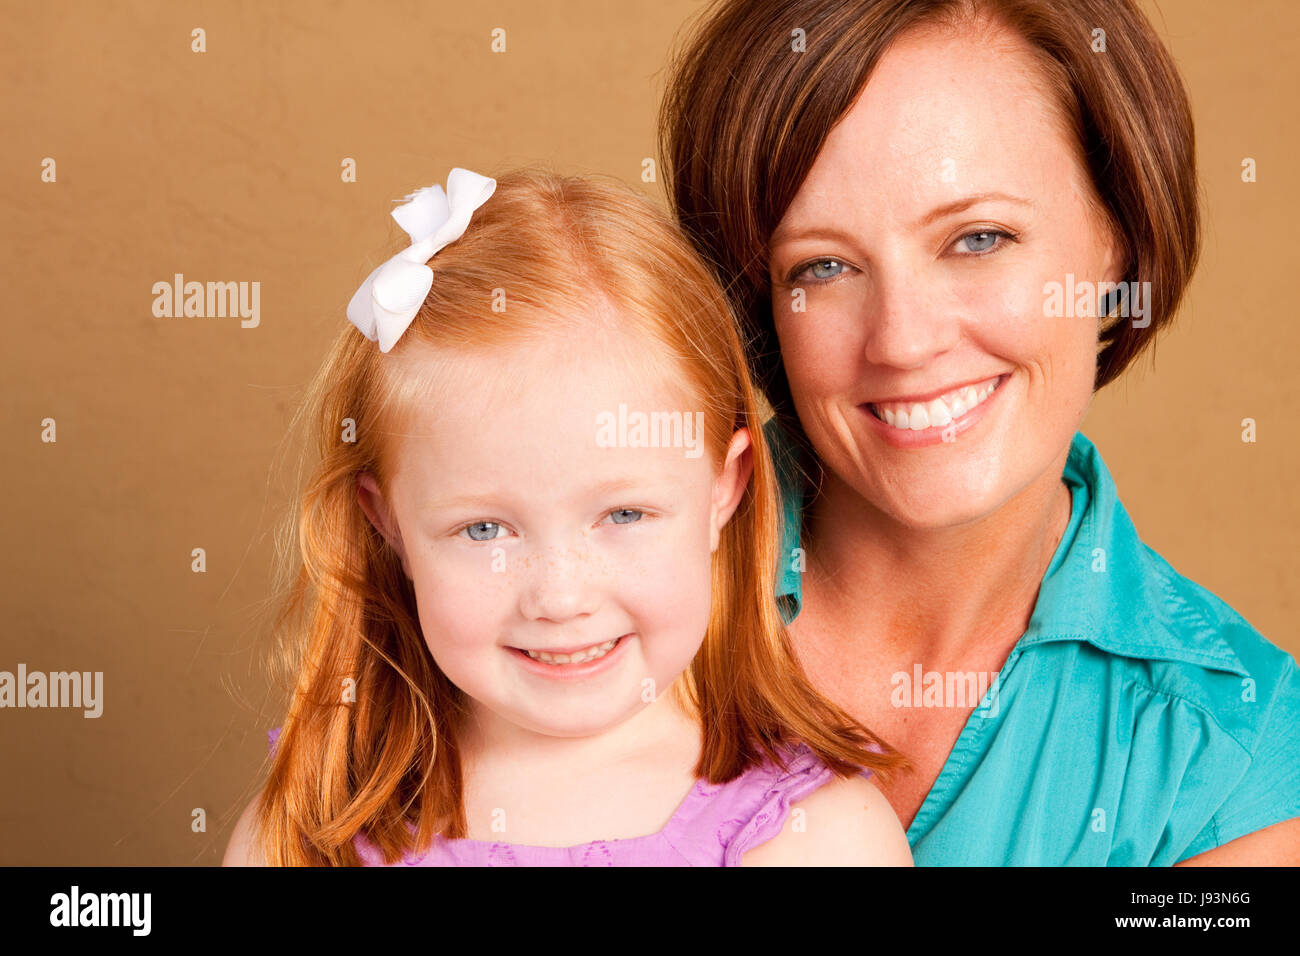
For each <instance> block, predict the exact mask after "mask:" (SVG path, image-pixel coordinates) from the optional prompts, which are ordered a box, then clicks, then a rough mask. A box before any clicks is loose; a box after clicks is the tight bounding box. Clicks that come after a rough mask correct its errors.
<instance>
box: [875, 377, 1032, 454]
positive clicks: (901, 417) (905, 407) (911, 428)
mask: <svg viewBox="0 0 1300 956" xmlns="http://www.w3.org/2000/svg"><path fill="white" fill-rule="evenodd" d="M1010 377H1011V375H1010V373H1009V372H1008V373H1004V374H1002V375H998V376H996V377H995V378H991V379H986V380H985V381H983V382H977V383H974V384H972V385H965V386H962V387H960V388H956V389H953V390H952V391H950V392H947V393H945V394H944V395H940V396H937V397H936V398H933V399H931V400H929V401H928V402H880V403H876V402H871V403H868V404H866V405H859V406H858V407H859V408H861V409H862V410H863V411H864V412H865V413H866V417H867V419H868V421H869V422H870V424H871V426H872V427H873V429H874V430H875V431H876V433H878V434H879V435H880V436H881V437H882V438H884V439H885V441H887V442H889V443H890V444H891V445H894V446H896V447H898V448H919V447H923V446H926V445H934V444H938V443H941V442H951V441H955V440H956V438H957V436H958V435H960V434H961V433H962V432H965V431H967V430H968V429H970V428H972V427H973V426H974V425H975V424H976V423H977V422H978V421H979V420H980V419H981V418H983V417H984V416H985V415H986V414H988V412H989V409H990V408H991V407H992V406H994V405H995V404H996V403H997V401H998V398H999V396H1000V395H1001V394H1002V392H1003V388H1002V386H1003V385H1005V384H1006V382H1007V380H1008V379H1009V378H1010ZM891 418H892V419H893V421H892V423H891V422H890V419H891ZM918 423H920V427H916V426H917V424H918Z"/></svg>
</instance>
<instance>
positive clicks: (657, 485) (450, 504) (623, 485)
mask: <svg viewBox="0 0 1300 956" xmlns="http://www.w3.org/2000/svg"><path fill="white" fill-rule="evenodd" d="M663 484H664V483H663V482H662V481H659V480H653V479H649V478H639V477H635V476H631V477H623V478H609V479H606V480H605V481H601V482H597V483H596V484H593V485H587V486H584V487H583V488H580V489H579V490H578V492H577V494H576V496H575V497H579V498H581V497H584V496H587V495H597V496H599V495H607V494H612V493H614V492H619V491H631V490H641V491H645V490H648V489H660V490H662V487H663ZM507 497H509V493H507V492H504V491H503V492H490V491H489V492H476V493H474V494H468V495H449V496H446V497H442V498H426V499H425V500H424V504H425V506H426V507H429V508H464V507H481V506H484V505H494V504H498V503H499V502H500V501H501V500H502V499H503V498H507Z"/></svg>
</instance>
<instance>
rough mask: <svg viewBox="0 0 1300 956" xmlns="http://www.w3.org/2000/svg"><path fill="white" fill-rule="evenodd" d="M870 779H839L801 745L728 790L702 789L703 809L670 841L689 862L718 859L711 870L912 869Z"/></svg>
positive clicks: (683, 818) (670, 831) (686, 817)
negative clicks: (871, 866)
mask: <svg viewBox="0 0 1300 956" xmlns="http://www.w3.org/2000/svg"><path fill="white" fill-rule="evenodd" d="M870 776H871V774H870V771H863V772H862V773H860V774H858V775H855V776H852V777H848V778H841V777H837V776H836V775H835V774H834V772H833V771H832V770H831V769H830V768H829V767H828V766H826V764H824V763H823V762H822V761H821V759H820V758H818V756H817V755H816V754H815V753H814V752H813V751H812V750H811V749H810V748H809V747H808V746H807V745H805V744H802V743H800V744H796V745H793V746H791V747H787V748H786V749H785V750H783V751H782V760H781V761H779V762H774V761H765V762H763V763H762V764H759V765H757V766H755V767H752V768H750V769H749V770H747V771H746V772H745V773H743V774H741V775H740V776H739V777H736V778H735V779H734V780H731V781H728V782H727V783H723V784H710V783H708V782H706V781H700V782H699V783H698V784H697V786H696V791H695V792H696V794H698V796H699V798H700V802H699V805H698V806H697V807H696V808H694V812H688V813H680V814H679V815H678V817H676V818H675V819H674V820H673V821H672V822H670V824H669V826H668V827H666V828H665V833H666V835H667V836H669V838H670V839H672V840H675V841H678V842H679V843H680V844H684V845H689V846H690V847H691V848H692V849H691V850H683V854H684V855H689V854H691V853H696V854H705V853H711V854H713V855H715V856H716V857H717V859H715V860H713V861H711V862H712V865H722V866H787V865H796V866H797V865H855V864H856V865H866V864H891V863H892V864H899V865H910V863H911V852H910V850H909V849H908V845H907V839H906V837H905V836H904V834H903V830H902V826H901V825H900V824H899V821H898V818H897V816H896V815H895V814H894V811H893V809H892V808H891V807H890V806H889V802H888V801H887V800H886V799H885V797H884V795H883V794H882V793H881V792H880V789H879V788H878V787H877V786H876V785H875V783H874V782H873V781H872V780H871V779H870ZM683 809H687V808H683ZM701 862H703V861H701Z"/></svg>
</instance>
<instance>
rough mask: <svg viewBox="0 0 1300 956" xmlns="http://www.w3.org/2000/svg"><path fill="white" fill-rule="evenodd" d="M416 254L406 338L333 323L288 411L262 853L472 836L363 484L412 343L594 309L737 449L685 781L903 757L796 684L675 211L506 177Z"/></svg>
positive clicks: (457, 771) (433, 669) (760, 440)
mask: <svg viewBox="0 0 1300 956" xmlns="http://www.w3.org/2000/svg"><path fill="white" fill-rule="evenodd" d="M402 245H405V243H403V244H402ZM394 251H396V250H394ZM385 258H386V257H385ZM428 264H429V267H430V268H431V269H432V270H433V272H434V279H433V285H432V288H431V289H430V291H429V294H428V296H427V297H426V298H425V300H424V302H423V304H422V305H421V307H420V310H419V312H418V314H417V315H416V317H415V319H414V320H413V322H412V324H411V326H410V328H409V329H408V330H407V331H406V332H405V333H404V334H403V336H402V338H401V340H400V341H399V342H398V343H397V344H396V345H395V346H394V347H393V349H392V350H391V351H390V352H389V353H388V354H384V353H381V352H380V351H379V349H378V347H377V346H376V345H375V344H374V343H372V342H370V341H368V340H366V339H365V338H364V337H363V336H362V335H361V334H360V333H359V332H358V331H357V330H356V329H355V328H353V327H352V326H351V325H348V324H347V323H345V322H343V321H341V320H340V322H339V325H340V331H339V333H338V335H337V337H336V339H335V341H334V344H333V347H332V348H331V350H330V353H329V356H328V358H327V359H326V361H325V362H324V364H323V365H322V367H321V369H320V371H319V373H318V375H317V376H316V378H315V380H314V382H313V383H312V385H311V386H310V389H309V392H308V395H307V400H306V402H305V403H304V406H303V407H302V409H300V411H299V421H302V422H305V423H306V427H307V428H308V429H309V444H308V447H309V449H310V450H311V452H312V453H313V458H314V462H313V463H312V466H311V473H310V476H309V478H308V480H307V482H306V488H305V490H304V492H303V493H302V495H301V499H300V503H299V506H298V507H297V508H296V510H295V511H294V513H292V514H291V515H290V516H289V520H288V523H287V524H286V527H285V529H284V532H283V534H282V538H281V540H282V542H283V546H284V558H283V564H282V574H283V575H284V581H285V584H286V587H287V590H288V595H287V600H286V602H285V604H284V606H283V608H282V611H281V613H280V615H279V616H278V618H277V621H276V634H277V636H278V638H279V640H280V645H281V646H280V648H279V650H280V655H279V657H280V663H281V664H282V666H283V667H284V668H285V669H286V671H287V673H288V675H289V678H290V681H291V682H292V691H291V693H290V701H289V707H288V712H287V714H286V715H285V718H284V722H283V729H282V732H281V734H280V737H279V740H278V742H277V745H276V748H275V754H274V758H273V762H272V766H271V770H270V776H269V779H268V781H267V784H266V786H265V787H264V788H263V790H262V794H261V796H260V798H259V800H258V801H257V803H256V810H255V814H254V815H255V824H254V827H253V831H254V834H255V835H254V837H253V842H254V845H255V847H256V848H257V849H260V851H261V853H260V854H259V855H260V858H261V859H263V860H265V862H267V863H269V864H271V865H285V864H308V865H333V866H337V865H355V864H357V863H359V862H360V858H359V855H358V853H357V849H356V847H355V846H354V843H353V840H354V838H355V837H356V836H357V835H359V834H363V835H364V836H365V837H367V838H368V839H369V840H370V841H371V842H372V843H373V844H374V845H375V846H376V847H377V848H378V849H379V850H380V851H381V852H382V854H383V856H384V859H385V860H386V861H388V862H393V861H395V860H396V859H398V857H399V856H400V855H401V854H402V853H403V852H406V851H409V850H412V849H416V848H424V847H427V846H428V845H429V844H430V842H431V840H432V839H433V837H434V835H435V834H438V835H441V836H443V837H446V838H456V837H463V836H465V835H466V834H467V830H468V824H467V820H466V816H465V807H464V801H463V798H462V797H463V795H462V770H461V761H460V752H459V748H458V742H457V741H458V733H457V727H458V720H459V718H460V716H462V714H463V713H464V711H465V703H466V699H465V696H464V694H463V692H462V691H460V690H459V689H458V688H457V687H456V686H455V685H453V684H452V683H451V682H450V681H449V680H448V679H447V678H446V676H444V675H443V673H442V672H441V671H440V670H439V669H438V666H437V664H436V662H435V661H434V659H433V657H432V655H431V654H430V653H429V650H428V647H427V645H426V643H425V640H424V636H423V634H422V633H421V630H420V625H419V617H418V610H417V607H416V602H415V594H414V590H413V587H412V585H411V582H410V581H409V580H408V579H407V578H406V575H405V573H404V571H403V567H402V563H401V559H400V557H399V556H398V555H397V554H396V553H395V552H394V551H393V549H392V548H391V547H390V546H389V545H388V543H387V542H386V540H385V539H384V537H383V536H382V535H381V534H380V533H379V532H378V531H376V529H375V528H374V527H373V526H372V525H371V524H370V522H369V520H368V519H367V517H366V516H365V514H364V513H363V511H362V509H361V507H360V504H359V502H358V500H357V486H356V481H357V476H358V475H360V474H361V473H363V472H365V473H368V474H370V475H371V476H373V477H374V478H375V480H376V481H377V482H378V483H379V485H380V487H381V489H382V490H383V492H384V493H385V496H386V497H387V496H388V492H389V487H390V486H389V484H388V480H389V479H388V476H390V475H392V474H393V470H392V469H393V462H392V454H393V451H392V447H393V442H392V441H390V436H394V435H399V434H401V432H402V431H403V422H404V419H405V416H406V414H408V413H409V410H410V409H411V407H412V403H413V401H416V400H418V397H419V395H420V394H421V393H422V392H423V390H424V389H425V388H427V387H429V386H430V384H431V383H430V382H429V381H428V380H427V379H428V378H429V369H428V367H427V363H426V362H423V361H422V360H421V359H422V352H421V350H422V349H426V348H427V347H428V346H434V347H435V348H437V347H450V348H458V349H477V348H491V347H493V346H495V345H498V344H502V343H514V342H519V341H524V340H526V339H527V338H528V337H541V336H547V335H549V334H554V332H555V329H556V326H557V325H559V324H562V323H582V322H588V323H589V322H598V321H604V319H603V318H602V317H603V316H605V315H606V314H608V313H607V312H606V311H605V310H603V309H601V308H600V306H601V305H602V304H605V303H608V304H612V305H613V306H614V307H615V309H616V311H617V315H618V321H620V322H625V323H627V324H628V327H629V328H630V329H633V330H635V331H637V332H640V333H642V334H644V335H645V336H646V341H647V342H649V343H651V344H653V345H656V346H658V347H659V348H660V350H661V354H662V355H665V356H667V357H668V362H669V367H670V368H671V369H673V370H675V371H677V372H679V374H680V376H681V378H682V380H683V381H684V382H686V383H688V385H687V387H688V388H689V389H690V390H691V392H692V393H693V396H692V397H693V399H694V400H695V401H696V402H697V403H698V404H696V405H695V406H694V407H696V408H700V409H703V410H704V416H705V433H706V435H705V440H706V443H707V445H708V448H709V454H710V456H711V460H712V461H713V462H714V463H715V467H719V466H720V465H721V463H722V460H723V458H724V456H725V452H726V449H727V446H728V443H729V442H730V440H731V438H732V436H733V434H734V433H735V431H736V430H737V429H740V428H747V429H749V432H750V436H751V439H752V441H753V451H752V457H753V473H752V476H751V478H750V481H749V484H748V486H747V488H746V490H745V493H744V497H743V499H742V501H741V503H740V506H739V507H738V508H737V510H736V511H735V513H734V514H733V516H732V518H731V520H730V521H729V522H728V523H727V524H726V526H725V527H724V528H723V531H722V535H721V540H720V542H719V546H718V549H717V550H716V552H715V553H714V555H713V560H712V572H711V573H712V588H713V606H712V609H711V612H710V619H709V623H708V627H707V631H706V633H705V635H704V639H703V643H702V645H701V647H700V650H699V652H698V654H697V655H696V656H695V658H694V660H693V661H692V663H691V665H690V667H689V669H688V670H687V671H686V672H685V673H684V674H683V676H682V679H681V680H679V681H678V682H677V683H675V684H674V687H673V692H674V693H676V694H677V699H678V701H679V702H680V703H681V704H682V706H683V707H685V708H686V709H687V711H688V712H691V713H693V714H695V715H696V716H697V717H698V718H699V721H700V725H701V730H702V741H701V743H702V750H701V755H700V760H699V763H698V765H697V768H696V773H697V775H698V776H700V777H702V778H705V779H707V780H709V781H710V782H714V783H719V782H723V781H726V780H730V779H733V778H734V777H736V776H737V775H739V774H740V773H742V772H743V771H744V770H746V769H747V768H749V767H751V766H753V765H754V764H756V763H758V762H759V761H761V760H763V759H764V758H770V759H773V760H776V761H777V762H781V761H782V759H783V753H782V751H783V750H784V748H785V747H786V746H787V745H790V744H793V743H796V742H803V743H804V744H806V745H807V746H808V747H810V748H811V749H812V750H813V751H814V752H815V753H816V754H817V755H818V756H819V757H820V758H821V759H822V760H823V761H824V762H825V763H826V764H827V765H828V766H830V767H831V768H832V769H833V770H834V771H835V773H836V774H838V775H840V776H848V775H851V774H853V773H857V772H858V771H859V770H860V769H861V768H864V767H865V768H869V769H871V770H874V771H877V772H879V773H882V774H885V775H888V772H889V771H890V770H891V769H897V768H900V767H902V766H905V761H904V760H903V759H902V758H901V757H900V756H898V755H897V754H896V753H895V752H894V751H893V750H891V749H890V748H889V747H888V746H886V745H884V744H883V742H882V741H880V740H879V738H877V737H876V736H875V735H874V734H872V733H871V732H870V731H868V730H867V729H866V728H864V727H862V726H861V725H860V724H859V723H857V722H856V721H855V720H853V719H852V718H851V717H849V716H848V715H847V714H845V713H844V712H843V711H841V710H840V709H839V708H838V707H836V706H834V705H833V704H831V703H830V702H829V701H827V700H825V699H824V698H823V697H821V696H820V695H819V694H818V693H817V692H816V691H814V690H813V689H812V687H811V685H810V684H809V683H808V681H807V680H806V679H805V677H804V675H803V673H802V671H801V670H800V668H799V666H798V664H797V662H796V660H795V658H794V655H793V653H792V651H791V647H790V643H789V640H788V637H787V635H786V632H785V628H784V625H783V623H782V620H781V616H780V612H779V610H778V608H777V605H776V599H775V596H774V595H775V586H776V574H777V567H778V562H779V560H780V559H779V556H778V554H779V537H778V521H779V518H778V511H777V497H776V495H777V492H776V478H775V475H774V470H773V464H772V462H771V460H770V459H769V452H768V449H767V446H766V444H765V441H764V435H763V430H762V428H761V427H760V425H761V419H760V414H761V412H760V405H759V397H758V393H757V390H756V389H755V388H754V386H753V385H752V382H751V380H750V377H749V374H748V368H747V364H746V355H745V350H744V347H743V344H742V341H741V338H740V335H739V330H738V327H737V323H736V321H735V317H734V315H733V313H732V311H731V309H730V306H729V304H728V301H727V298H726V296H725V295H724V294H723V292H722V290H721V289H720V288H718V286H717V283H716V282H715V280H714V278H713V275H712V274H711V272H710V271H709V269H708V267H707V266H706V265H705V264H704V263H703V262H701V261H700V259H699V257H698V256H697V255H696V254H695V252H694V250H693V249H692V247H691V245H690V244H689V243H688V242H687V241H686V239H685V238H684V237H682V235H681V234H680V233H679V232H678V230H677V229H676V228H675V226H674V225H673V223H672V220H671V219H670V218H669V217H668V216H666V215H665V214H664V213H662V212H660V211H658V210H656V209H655V208H654V207H653V206H651V205H650V204H649V203H647V202H646V201H645V200H643V199H641V198H640V197H639V196H637V195H636V194H635V193H634V192H632V190H631V189H629V188H628V187H626V186H622V185H615V184H611V183H606V182H602V181H599V180H595V179H579V178H565V177H561V176H557V175H555V174H553V173H549V172H547V171H544V170H537V169H525V170H517V171H514V172H511V173H508V174H506V175H502V176H500V177H498V181H497V186H496V191H495V192H494V193H493V195H492V197H491V198H490V199H489V200H488V201H487V202H486V203H485V204H484V205H483V206H482V207H481V208H480V209H479V210H478V211H477V212H476V213H475V214H474V216H473V218H472V219H471V221H470V223H469V226H468V228H467V229H466V230H465V233H464V235H463V236H462V237H461V238H460V239H458V240H457V241H456V242H453V243H452V244H451V245H449V246H447V247H446V248H445V249H443V250H442V251H441V252H439V253H438V254H437V255H436V256H434V257H433V258H432V259H430V260H429V263H428ZM502 296H504V301H505V302H507V303H508V305H507V307H506V308H505V310H502V309H500V308H497V307H496V305H497V303H499V302H500V301H502ZM295 536H296V537H295ZM295 545H296V546H295ZM344 691H348V693H344ZM255 852H256V851H255Z"/></svg>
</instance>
